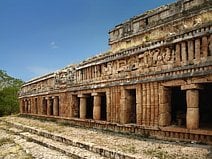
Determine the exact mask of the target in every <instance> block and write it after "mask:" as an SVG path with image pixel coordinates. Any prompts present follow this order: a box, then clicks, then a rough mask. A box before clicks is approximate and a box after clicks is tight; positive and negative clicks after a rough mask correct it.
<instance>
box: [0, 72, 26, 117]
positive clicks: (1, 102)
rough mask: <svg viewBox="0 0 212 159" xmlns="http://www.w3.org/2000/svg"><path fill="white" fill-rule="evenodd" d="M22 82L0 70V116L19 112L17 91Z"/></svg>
mask: <svg viewBox="0 0 212 159" xmlns="http://www.w3.org/2000/svg"><path fill="white" fill-rule="evenodd" d="M22 84H23V81H21V80H19V79H15V78H13V77H10V76H9V75H7V73H6V72H5V71H2V70H0V86H1V87H0V116H4V115H11V114H15V113H18V112H19V102H18V91H19V89H20V87H21V85H22Z"/></svg>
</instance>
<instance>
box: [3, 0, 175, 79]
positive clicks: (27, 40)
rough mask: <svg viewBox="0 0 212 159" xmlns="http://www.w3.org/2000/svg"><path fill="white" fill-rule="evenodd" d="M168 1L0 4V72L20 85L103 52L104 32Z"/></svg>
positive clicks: (6, 0) (13, 0) (11, 0)
mask: <svg viewBox="0 0 212 159" xmlns="http://www.w3.org/2000/svg"><path fill="white" fill-rule="evenodd" d="M172 2H174V0H0V69H3V70H5V71H7V73H8V74H9V75H11V76H13V77H16V78H19V79H22V80H24V81H27V80H30V79H31V78H34V77H36V76H40V75H42V74H45V73H48V72H51V71H55V70H58V69H60V68H63V67H65V66H66V65H69V64H71V63H78V62H80V61H82V60H84V59H86V58H88V57H91V56H93V55H95V54H99V53H101V52H105V51H106V50H108V49H109V46H108V31H109V30H110V29H112V28H113V27H114V26H115V25H117V24H119V23H122V22H123V21H125V20H127V19H129V18H131V17H133V16H135V15H138V14H141V13H144V12H145V11H147V10H150V9H154V8H156V7H159V6H161V5H164V4H169V3H172Z"/></svg>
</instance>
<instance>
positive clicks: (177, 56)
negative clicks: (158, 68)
mask: <svg viewBox="0 0 212 159" xmlns="http://www.w3.org/2000/svg"><path fill="white" fill-rule="evenodd" d="M175 54H176V65H177V66H179V65H180V44H176V52H175Z"/></svg>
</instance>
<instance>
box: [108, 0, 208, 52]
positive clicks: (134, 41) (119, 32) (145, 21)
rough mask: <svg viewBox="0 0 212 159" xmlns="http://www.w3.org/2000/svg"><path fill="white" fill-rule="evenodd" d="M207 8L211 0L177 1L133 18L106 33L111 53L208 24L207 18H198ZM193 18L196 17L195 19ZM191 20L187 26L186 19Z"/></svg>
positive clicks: (205, 16) (204, 16) (203, 16)
mask: <svg viewBox="0 0 212 159" xmlns="http://www.w3.org/2000/svg"><path fill="white" fill-rule="evenodd" d="M210 8H211V1H210V0H180V1H177V2H175V3H172V4H170V5H164V6H161V7H159V8H156V9H154V10H150V11H147V12H145V13H144V14H141V15H138V16H135V17H133V18H131V19H129V20H128V21H126V22H124V23H122V24H120V25H117V26H116V27H115V28H114V29H112V30H111V31H110V32H109V35H110V39H109V45H110V46H111V51H112V52H116V51H119V50H122V49H126V48H129V47H133V46H137V45H141V44H143V43H146V42H148V41H156V40H161V39H162V38H167V37H168V36H173V35H174V34H179V33H180V31H182V30H184V29H189V28H193V27H195V26H196V25H198V24H200V23H207V22H208V21H211V18H210V17H207V15H202V16H201V14H200V12H204V10H209V9H210ZM195 14H197V15H199V16H196V17H195ZM192 16H193V17H194V18H193V19H192V23H191V22H189V23H187V22H186V21H187V20H186V19H187V18H190V17H192ZM177 20H178V21H180V22H178V21H177ZM170 22H171V24H169V23H170Z"/></svg>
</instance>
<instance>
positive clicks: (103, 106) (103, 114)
mask: <svg viewBox="0 0 212 159" xmlns="http://www.w3.org/2000/svg"><path fill="white" fill-rule="evenodd" d="M106 117H107V103H106V93H102V95H101V120H106Z"/></svg>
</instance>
